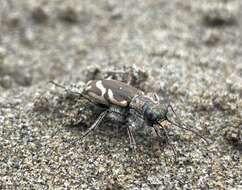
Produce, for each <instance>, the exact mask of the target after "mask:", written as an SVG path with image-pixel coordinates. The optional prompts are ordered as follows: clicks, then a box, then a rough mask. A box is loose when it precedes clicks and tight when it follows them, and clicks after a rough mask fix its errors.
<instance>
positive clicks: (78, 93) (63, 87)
mask: <svg viewBox="0 0 242 190" xmlns="http://www.w3.org/2000/svg"><path fill="white" fill-rule="evenodd" d="M49 83H51V84H53V85H55V86H57V87H59V88H62V89H64V90H65V91H66V92H71V93H73V94H77V95H79V96H81V97H83V98H84V99H86V100H88V101H89V102H92V101H91V100H90V99H89V98H88V97H86V96H85V95H83V94H82V93H80V92H74V91H71V90H70V89H67V88H66V87H65V86H63V85H61V84H58V83H56V82H55V81H53V80H52V81H49Z"/></svg>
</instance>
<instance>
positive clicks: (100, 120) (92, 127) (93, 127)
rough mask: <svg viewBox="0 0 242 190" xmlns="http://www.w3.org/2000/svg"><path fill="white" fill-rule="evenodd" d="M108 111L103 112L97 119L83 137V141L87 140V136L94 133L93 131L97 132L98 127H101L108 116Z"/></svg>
mask: <svg viewBox="0 0 242 190" xmlns="http://www.w3.org/2000/svg"><path fill="white" fill-rule="evenodd" d="M107 113H108V110H106V111H104V112H102V113H101V114H100V115H99V116H98V118H97V119H96V121H95V122H94V123H93V124H92V126H91V127H90V128H89V129H88V130H87V131H86V132H85V133H84V134H83V135H82V137H81V138H82V139H83V138H85V137H86V136H88V135H89V134H90V132H92V131H93V130H95V129H96V128H97V127H99V126H100V124H101V122H102V121H103V119H104V117H105V116H106V115H107Z"/></svg>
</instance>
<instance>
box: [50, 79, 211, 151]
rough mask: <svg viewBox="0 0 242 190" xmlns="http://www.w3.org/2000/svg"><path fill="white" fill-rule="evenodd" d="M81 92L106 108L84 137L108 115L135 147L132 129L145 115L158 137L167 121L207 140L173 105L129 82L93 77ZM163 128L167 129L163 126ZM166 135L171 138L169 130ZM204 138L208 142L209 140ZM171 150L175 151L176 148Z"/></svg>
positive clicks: (147, 122)
mask: <svg viewBox="0 0 242 190" xmlns="http://www.w3.org/2000/svg"><path fill="white" fill-rule="evenodd" d="M52 83H53V84H55V85H57V86H59V87H62V88H64V89H65V90H67V89H66V88H65V87H63V86H61V85H59V84H57V83H55V82H52ZM75 93H76V92H75ZM80 95H81V97H83V98H85V99H87V100H89V101H91V102H92V103H95V104H96V105H97V106H99V105H100V106H102V107H103V106H104V107H106V108H105V111H103V112H102V113H101V114H100V115H99V117H98V118H97V120H96V121H95V122H94V123H93V124H92V126H91V127H90V128H89V129H88V130H87V131H86V132H85V133H84V135H83V136H82V138H83V137H86V136H87V135H88V134H89V133H90V132H91V131H93V130H94V129H96V128H97V127H99V126H100V123H101V122H102V120H103V119H104V118H105V117H109V118H110V119H111V120H114V121H118V122H121V123H123V124H125V126H126V127H127V132H128V136H129V140H130V145H131V147H132V148H135V147H136V142H135V139H134V135H133V132H132V130H133V128H139V127H140V126H137V118H142V120H143V124H146V125H148V126H150V127H153V128H154V129H155V132H156V134H157V136H159V137H161V135H160V131H159V130H160V129H161V127H163V126H162V124H161V122H162V121H168V122H169V123H171V124H172V125H174V126H176V127H179V128H182V129H184V130H188V131H191V132H193V133H195V134H196V135H198V136H199V137H201V138H202V139H204V138H203V137H202V136H201V135H200V134H199V133H198V132H196V131H194V130H192V129H191V128H187V127H185V126H184V124H182V123H181V121H180V119H179V118H178V116H177V115H176V113H175V112H174V110H173V108H172V106H171V105H170V104H168V105H163V104H162V103H161V102H160V100H159V97H158V96H157V95H156V94H153V95H152V96H151V95H145V93H144V92H143V91H141V90H139V89H137V88H135V87H132V86H131V85H129V84H126V83H123V82H120V81H117V80H109V79H104V80H92V81H89V82H87V84H86V86H85V88H84V90H83V92H82V93H80ZM169 109H171V111H172V112H173V113H174V114H175V116H176V118H177V119H179V122H178V123H175V122H173V121H171V120H170V119H169V118H168V117H167V113H168V111H169ZM164 130H166V129H165V128H164ZM166 138H167V140H169V138H168V135H167V133H166ZM204 140H205V141H206V139H204ZM206 142H207V141H206ZM168 143H169V141H168ZM172 149H173V151H174V148H173V147H172Z"/></svg>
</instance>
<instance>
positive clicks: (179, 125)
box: [167, 118, 209, 144]
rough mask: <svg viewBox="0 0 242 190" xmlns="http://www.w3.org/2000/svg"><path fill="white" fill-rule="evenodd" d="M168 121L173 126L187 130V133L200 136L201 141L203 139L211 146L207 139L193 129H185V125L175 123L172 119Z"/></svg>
mask: <svg viewBox="0 0 242 190" xmlns="http://www.w3.org/2000/svg"><path fill="white" fill-rule="evenodd" d="M167 121H168V122H170V123H171V124H172V125H174V126H176V127H178V128H180V129H183V130H186V131H190V132H192V133H194V134H195V135H197V136H199V137H200V138H201V139H203V140H204V141H205V142H206V143H207V144H209V142H208V141H207V139H205V138H204V137H203V136H202V135H200V134H199V133H198V132H197V131H195V130H193V129H190V128H187V127H184V126H185V125H184V124H183V123H181V124H177V123H175V122H173V121H171V120H170V119H168V118H167Z"/></svg>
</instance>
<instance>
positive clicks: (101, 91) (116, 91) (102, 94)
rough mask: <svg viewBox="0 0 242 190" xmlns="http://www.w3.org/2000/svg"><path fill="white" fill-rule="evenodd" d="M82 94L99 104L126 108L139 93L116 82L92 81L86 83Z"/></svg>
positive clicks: (128, 86)
mask: <svg viewBox="0 0 242 190" xmlns="http://www.w3.org/2000/svg"><path fill="white" fill-rule="evenodd" d="M84 93H86V94H87V95H88V96H90V97H92V98H93V99H94V101H96V102H97V103H100V104H104V105H107V106H109V105H110V104H114V105H118V106H121V107H127V106H128V105H129V103H130V101H131V99H132V98H133V97H134V96H135V95H137V94H141V91H139V90H138V89H137V88H134V87H132V86H130V85H127V84H125V83H123V82H120V81H117V80H93V81H89V82H88V83H87V85H86V87H85V89H84Z"/></svg>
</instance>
